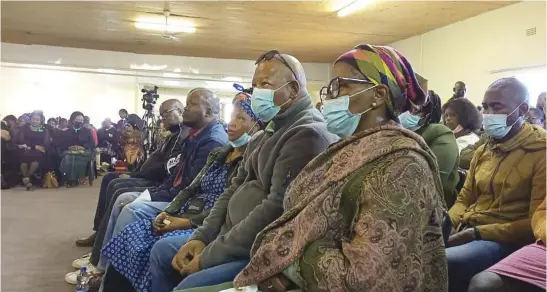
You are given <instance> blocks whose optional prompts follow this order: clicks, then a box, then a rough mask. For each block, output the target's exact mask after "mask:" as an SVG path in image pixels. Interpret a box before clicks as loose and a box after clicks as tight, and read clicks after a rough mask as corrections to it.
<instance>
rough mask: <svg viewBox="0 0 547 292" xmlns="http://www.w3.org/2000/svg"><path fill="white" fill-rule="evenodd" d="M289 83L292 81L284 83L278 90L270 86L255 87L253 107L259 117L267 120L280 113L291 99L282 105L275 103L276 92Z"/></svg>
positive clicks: (252, 100)
mask: <svg viewBox="0 0 547 292" xmlns="http://www.w3.org/2000/svg"><path fill="white" fill-rule="evenodd" d="M289 83H291V82H290V81H289V82H287V83H285V84H283V85H282V86H281V87H279V88H278V89H276V90H273V89H268V88H256V87H255V88H253V95H251V107H252V109H253V112H254V113H255V115H256V116H257V117H258V118H260V119H261V120H263V121H265V122H269V121H271V120H272V119H273V118H274V117H275V116H276V115H277V114H278V113H279V111H280V110H281V107H282V106H284V105H285V104H287V103H288V102H289V101H290V99H289V100H287V101H286V102H285V103H283V104H282V105H275V104H274V95H275V92H276V91H278V90H279V89H281V88H283V87H284V86H285V85H287V84H289Z"/></svg>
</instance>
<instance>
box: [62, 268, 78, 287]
mask: <svg viewBox="0 0 547 292" xmlns="http://www.w3.org/2000/svg"><path fill="white" fill-rule="evenodd" d="M79 272H80V271H74V272H70V273H68V274H66V275H65V282H67V283H69V284H71V285H76V283H77V282H78V281H77V279H78V273H79Z"/></svg>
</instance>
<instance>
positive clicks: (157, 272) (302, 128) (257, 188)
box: [150, 51, 338, 292]
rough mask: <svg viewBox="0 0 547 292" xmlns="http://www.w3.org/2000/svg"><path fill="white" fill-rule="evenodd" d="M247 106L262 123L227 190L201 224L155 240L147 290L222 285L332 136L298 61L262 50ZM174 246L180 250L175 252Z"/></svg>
mask: <svg viewBox="0 0 547 292" xmlns="http://www.w3.org/2000/svg"><path fill="white" fill-rule="evenodd" d="M256 64H257V67H256V71H255V74H254V77H253V94H252V98H251V102H252V108H253V111H254V112H255V114H256V115H257V116H258V117H259V118H260V119H262V120H264V121H267V122H268V124H267V126H266V129H265V130H264V131H262V132H260V133H257V134H256V135H255V136H254V137H253V138H252V140H251V141H250V142H249V144H248V146H247V151H245V156H244V158H243V161H242V162H241V165H240V167H239V170H238V174H237V176H236V177H235V178H234V180H233V181H232V184H231V186H230V187H229V188H228V189H226V191H225V192H224V193H223V194H222V195H221V196H220V197H219V199H218V200H217V202H216V203H215V206H214V207H213V209H212V210H211V212H210V214H209V216H208V217H207V219H205V221H204V223H203V225H202V226H201V227H199V228H198V229H196V231H195V232H194V233H193V234H192V235H191V236H186V238H184V239H183V240H180V239H179V240H177V242H179V243H180V242H183V243H184V242H186V241H187V243H186V244H185V245H184V246H183V247H182V248H180V246H181V244H179V245H178V246H177V245H176V244H173V240H171V239H166V240H160V241H158V242H157V243H156V244H155V245H154V248H153V249H152V252H151V255H150V262H151V267H150V270H151V273H152V277H153V278H152V285H153V287H152V288H153V289H152V291H155V292H167V291H171V290H172V289H173V287H175V286H177V283H178V282H179V281H180V280H181V279H183V278H182V277H179V279H178V280H177V279H173V277H172V275H173V273H175V274H180V275H182V276H186V277H185V278H184V279H183V280H182V282H180V284H178V286H177V287H176V289H175V290H180V289H188V288H193V287H202V286H210V285H215V284H219V283H223V282H229V281H232V280H233V279H234V277H235V276H236V275H237V274H238V273H239V272H240V271H241V270H242V269H243V268H244V267H245V266H246V265H247V263H248V261H249V256H250V249H251V246H252V244H253V241H254V239H255V237H256V235H257V234H258V233H259V232H260V231H261V230H262V229H263V228H264V227H266V226H267V225H268V224H270V223H271V222H272V221H274V220H275V219H277V218H278V217H279V216H280V215H281V214H282V213H283V198H284V196H285V191H286V189H287V187H288V186H289V184H290V183H291V181H292V180H293V179H294V178H295V177H296V176H297V175H298V173H300V171H301V170H302V168H304V166H306V164H308V162H310V161H311V160H312V159H313V158H314V157H315V156H317V155H318V154H320V153H321V152H323V151H324V150H325V149H326V148H327V147H328V146H329V145H330V144H331V143H333V142H335V141H337V139H338V137H337V136H334V135H332V134H330V133H329V132H328V131H327V129H326V126H325V123H324V120H323V116H322V115H321V113H320V112H319V111H318V110H317V109H315V107H314V106H313V104H312V99H311V97H310V95H309V94H308V92H307V89H306V77H305V74H304V70H303V68H302V65H301V64H300V62H299V61H298V60H297V59H295V58H294V57H292V56H288V55H282V54H280V53H279V52H277V51H270V52H268V53H266V54H264V55H262V56H261V57H260V58H259V59H258V60H257V62H256ZM179 248H180V250H179Z"/></svg>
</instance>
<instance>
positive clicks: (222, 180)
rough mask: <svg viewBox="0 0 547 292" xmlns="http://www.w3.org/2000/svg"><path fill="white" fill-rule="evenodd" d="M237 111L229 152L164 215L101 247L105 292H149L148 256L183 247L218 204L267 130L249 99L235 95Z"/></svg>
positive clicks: (221, 151) (215, 155) (220, 152)
mask: <svg viewBox="0 0 547 292" xmlns="http://www.w3.org/2000/svg"><path fill="white" fill-rule="evenodd" d="M233 105H234V110H233V111H232V117H231V121H230V123H229V124H228V139H229V142H230V146H226V147H222V148H217V149H215V150H213V151H212V152H211V154H209V158H208V159H207V163H206V165H205V167H204V168H203V169H202V170H201V172H200V173H199V174H198V175H197V177H196V178H195V179H194V181H193V182H192V184H191V185H190V186H189V187H188V188H186V189H185V190H183V191H181V192H180V193H179V194H178V195H177V197H176V198H175V199H174V200H173V201H172V202H171V203H170V204H169V206H167V208H166V209H164V210H158V212H161V213H160V214H159V215H158V216H157V217H156V218H155V219H154V218H147V219H142V220H140V221H136V222H133V223H131V224H129V225H127V226H126V227H125V229H123V230H122V231H121V232H120V233H119V234H117V235H116V236H114V237H113V238H112V240H111V241H110V242H108V243H107V244H106V245H105V246H104V247H103V250H102V253H103V255H104V256H107V257H108V258H109V260H110V268H109V269H108V271H107V273H106V275H105V281H104V290H103V291H105V292H107V291H120V292H121V291H126V290H125V289H124V287H126V288H127V291H134V289H132V288H135V289H136V290H137V291H150V284H151V282H150V280H151V274H150V272H149V267H150V258H149V255H150V251H151V250H152V247H153V246H154V244H155V243H156V242H157V241H162V240H165V241H169V242H171V243H173V242H177V243H179V244H180V246H182V244H184V243H185V240H186V239H187V238H188V235H189V234H191V233H192V232H193V231H194V228H195V227H197V226H199V225H201V223H202V222H203V220H204V219H205V218H206V217H207V215H209V211H210V210H211V208H212V207H213V205H214V203H215V201H216V199H217V198H218V197H219V196H220V195H221V194H222V192H223V191H224V190H225V189H226V188H227V187H228V186H229V184H230V182H231V180H232V177H233V176H234V175H235V174H236V172H237V168H238V166H239V163H240V162H241V160H242V158H243V154H244V152H245V149H246V146H247V143H248V142H249V140H250V139H251V136H252V134H254V133H255V132H257V131H258V130H261V129H262V128H263V127H264V123H263V122H262V121H261V120H260V119H258V118H257V117H256V115H255V114H254V113H253V111H252V110H251V102H250V96H249V95H248V94H246V93H243V92H242V93H239V94H237V95H236V97H235V98H234V100H233ZM181 241H183V242H181ZM67 277H68V275H67ZM71 277H73V278H74V277H75V275H72V276H71ZM94 282H96V281H94Z"/></svg>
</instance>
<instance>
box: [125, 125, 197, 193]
mask: <svg viewBox="0 0 547 292" xmlns="http://www.w3.org/2000/svg"><path fill="white" fill-rule="evenodd" d="M189 134H190V128H188V127H186V126H181V128H180V131H179V132H173V133H171V136H169V138H167V140H165V142H164V143H163V145H161V146H160V147H159V149H158V150H156V151H154V152H153V153H152V154H151V155H150V157H148V159H146V161H145V162H144V164H143V165H142V166H141V168H140V170H139V171H137V172H134V173H132V174H131V177H136V178H144V179H147V180H151V181H155V182H158V183H160V182H162V181H163V180H164V179H165V178H167V177H168V176H169V174H170V173H171V171H174V170H175V169H176V167H177V165H178V161H176V160H177V157H179V155H180V152H181V150H182V145H183V144H184V141H185V140H186V138H187V137H188V135H189Z"/></svg>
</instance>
